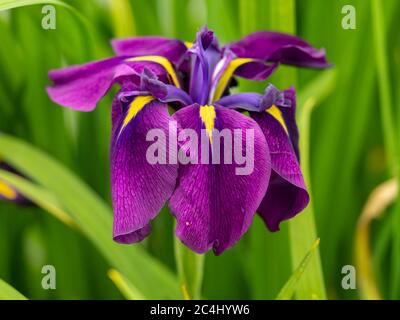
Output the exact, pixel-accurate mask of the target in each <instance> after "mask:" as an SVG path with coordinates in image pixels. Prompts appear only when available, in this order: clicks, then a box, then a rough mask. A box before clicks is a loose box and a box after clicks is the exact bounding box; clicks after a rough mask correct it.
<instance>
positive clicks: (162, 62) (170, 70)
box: [127, 56, 180, 88]
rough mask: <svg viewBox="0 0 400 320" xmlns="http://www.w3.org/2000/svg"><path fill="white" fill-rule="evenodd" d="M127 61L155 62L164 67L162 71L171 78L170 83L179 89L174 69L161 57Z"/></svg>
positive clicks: (142, 57)
mask: <svg viewBox="0 0 400 320" xmlns="http://www.w3.org/2000/svg"><path fill="white" fill-rule="evenodd" d="M127 61H148V62H155V63H158V64H160V65H162V66H163V67H164V69H165V70H166V71H167V72H168V74H169V75H170V76H171V79H172V82H173V83H174V85H175V86H176V87H177V88H180V83H179V80H178V76H177V75H176V72H175V70H174V67H173V66H172V64H171V62H170V61H169V60H168V59H167V58H165V57H162V56H140V57H135V58H129V59H128V60H127Z"/></svg>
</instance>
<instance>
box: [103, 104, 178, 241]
mask: <svg viewBox="0 0 400 320" xmlns="http://www.w3.org/2000/svg"><path fill="white" fill-rule="evenodd" d="M152 100H153V98H151V97H137V98H135V99H134V100H133V101H132V102H131V103H130V105H129V107H128V108H127V109H126V111H125V112H124V113H123V114H122V116H120V117H118V114H121V113H119V112H120V110H121V108H119V109H118V108H117V106H116V104H117V102H116V101H114V106H113V107H114V109H115V111H114V112H113V117H114V128H113V137H112V146H111V187H112V199H113V208H114V240H115V241H117V242H120V243H132V242H137V241H141V240H142V239H143V238H145V237H146V236H147V235H148V234H149V232H150V225H149V223H150V220H152V219H153V218H154V217H155V216H156V215H157V214H158V212H159V211H160V210H161V208H162V207H163V205H164V203H165V202H166V201H167V200H168V198H169V197H170V195H171V194H172V192H173V190H174V187H175V183H176V178H177V174H178V173H177V170H178V166H177V164H166V163H165V164H163V163H154V164H152V163H151V162H150V161H149V160H148V159H147V150H148V148H149V147H150V145H152V144H153V143H154V142H151V141H147V134H148V132H149V130H151V129H158V130H161V132H162V133H164V134H165V135H164V136H161V137H160V139H161V140H162V141H161V145H162V146H164V149H163V150H161V149H160V150H159V152H162V151H165V152H166V154H168V153H167V150H166V149H165V146H166V141H168V125H169V119H170V117H169V114H168V110H167V105H166V104H162V103H159V102H157V101H152ZM117 117H118V118H117Z"/></svg>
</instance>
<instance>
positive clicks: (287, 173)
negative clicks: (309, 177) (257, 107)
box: [250, 112, 309, 231]
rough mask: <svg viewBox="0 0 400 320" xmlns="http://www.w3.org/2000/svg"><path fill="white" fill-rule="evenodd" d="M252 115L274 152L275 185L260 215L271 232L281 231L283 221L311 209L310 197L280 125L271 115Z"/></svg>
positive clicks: (252, 113)
mask: <svg viewBox="0 0 400 320" xmlns="http://www.w3.org/2000/svg"><path fill="white" fill-rule="evenodd" d="M250 115H251V117H252V118H253V119H254V120H255V121H256V122H257V123H258V124H259V126H260V128H261V129H262V131H263V132H264V135H265V137H266V139H267V143H268V147H269V149H270V152H271V166H272V175H271V181H270V184H269V187H268V190H267V193H266V195H265V197H264V199H263V201H262V202H261V205H260V207H259V208H258V210H257V212H258V213H259V214H260V215H261V217H262V218H263V220H264V221H265V223H266V225H267V226H268V228H269V229H270V230H271V231H277V230H279V224H280V222H281V221H283V220H287V219H290V218H292V217H293V216H295V215H296V214H297V213H299V212H300V211H302V210H303V209H304V208H305V207H306V206H307V204H308V202H309V195H308V192H307V188H306V186H305V183H304V180H303V176H302V173H301V169H300V165H299V161H298V159H297V156H296V153H295V152H294V149H293V146H292V143H291V141H290V139H289V137H288V135H287V133H286V131H285V128H284V127H283V126H282V124H281V123H280V121H278V120H277V119H276V118H275V117H274V116H273V115H272V114H270V113H268V112H263V113H255V112H251V113H250Z"/></svg>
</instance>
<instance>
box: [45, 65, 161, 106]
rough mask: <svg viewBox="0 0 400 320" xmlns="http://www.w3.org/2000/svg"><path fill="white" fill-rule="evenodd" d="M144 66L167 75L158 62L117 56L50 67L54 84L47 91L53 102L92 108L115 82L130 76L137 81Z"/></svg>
mask: <svg viewBox="0 0 400 320" xmlns="http://www.w3.org/2000/svg"><path fill="white" fill-rule="evenodd" d="M144 68H149V69H151V70H152V72H154V73H155V74H157V75H159V78H161V79H166V70H165V69H164V68H163V67H162V66H160V65H158V64H156V63H153V62H144V61H137V62H128V61H126V59H125V58H123V57H117V58H109V59H106V60H100V61H95V62H90V63H88V64H84V65H78V66H72V67H68V68H65V69H59V70H51V71H50V72H49V78H50V79H51V80H52V81H53V82H54V85H53V86H52V87H48V88H47V93H48V95H49V96H50V98H51V99H52V100H53V101H54V102H56V103H58V104H60V105H62V106H64V107H69V108H72V109H76V110H80V111H92V110H93V109H94V108H95V107H96V104H97V102H98V101H99V100H100V99H101V98H102V97H103V96H104V95H105V94H106V93H107V92H108V90H109V89H110V88H111V87H112V85H113V84H114V83H115V82H120V83H123V82H124V81H126V80H127V79H128V80H129V81H132V82H137V83H138V82H139V81H140V74H141V73H142V72H143V70H144Z"/></svg>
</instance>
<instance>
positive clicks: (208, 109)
mask: <svg viewBox="0 0 400 320" xmlns="http://www.w3.org/2000/svg"><path fill="white" fill-rule="evenodd" d="M216 116H217V115H216V113H215V108H214V106H201V107H200V118H201V120H202V121H203V123H204V126H205V127H206V130H207V133H208V136H209V138H210V144H212V131H213V129H214V122H215V117H216Z"/></svg>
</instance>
